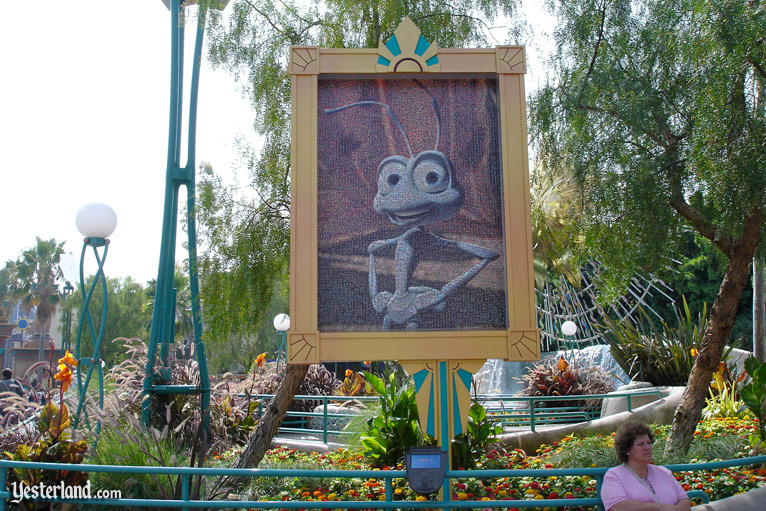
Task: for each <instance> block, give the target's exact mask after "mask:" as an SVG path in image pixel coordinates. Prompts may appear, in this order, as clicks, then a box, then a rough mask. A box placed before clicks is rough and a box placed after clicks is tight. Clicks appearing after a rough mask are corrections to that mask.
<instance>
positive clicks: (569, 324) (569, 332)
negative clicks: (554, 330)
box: [561, 320, 577, 337]
mask: <svg viewBox="0 0 766 511" xmlns="http://www.w3.org/2000/svg"><path fill="white" fill-rule="evenodd" d="M561 333H562V334H564V335H566V336H567V337H572V336H573V335H574V334H576V333H577V324H576V323H575V322H574V321H570V320H567V321H564V322H563V323H562V324H561Z"/></svg>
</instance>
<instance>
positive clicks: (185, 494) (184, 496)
mask: <svg viewBox="0 0 766 511" xmlns="http://www.w3.org/2000/svg"><path fill="white" fill-rule="evenodd" d="M181 500H183V501H184V502H188V501H189V475H188V474H182V475H181ZM181 511H189V508H188V507H184V508H181Z"/></svg>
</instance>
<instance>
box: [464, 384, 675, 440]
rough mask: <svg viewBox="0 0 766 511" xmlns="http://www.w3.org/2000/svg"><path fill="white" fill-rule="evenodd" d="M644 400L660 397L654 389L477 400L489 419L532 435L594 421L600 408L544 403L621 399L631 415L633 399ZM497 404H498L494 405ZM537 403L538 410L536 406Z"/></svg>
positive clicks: (480, 397) (598, 414)
mask: <svg viewBox="0 0 766 511" xmlns="http://www.w3.org/2000/svg"><path fill="white" fill-rule="evenodd" d="M644 396H657V397H658V398H661V397H662V391H660V390H658V389H647V390H637V391H631V392H614V393H611V394H585V395H577V396H513V395H508V394H483V395H480V396H478V401H479V402H481V403H489V404H490V405H489V406H487V405H485V407H486V409H487V413H488V414H493V415H492V418H493V419H495V420H498V421H500V422H502V423H503V425H504V426H529V428H530V429H531V430H532V431H535V427H536V426H537V425H539V424H565V423H571V422H580V421H589V420H593V419H598V418H599V417H600V414H601V409H600V407H596V408H582V407H561V406H559V407H547V406H545V403H550V402H557V401H592V400H598V401H603V400H604V399H625V401H626V406H627V411H629V412H631V411H633V398H636V397H644ZM495 403H499V404H495ZM506 403H525V404H526V408H514V407H513V406H511V405H508V406H506ZM538 403H539V404H541V406H538Z"/></svg>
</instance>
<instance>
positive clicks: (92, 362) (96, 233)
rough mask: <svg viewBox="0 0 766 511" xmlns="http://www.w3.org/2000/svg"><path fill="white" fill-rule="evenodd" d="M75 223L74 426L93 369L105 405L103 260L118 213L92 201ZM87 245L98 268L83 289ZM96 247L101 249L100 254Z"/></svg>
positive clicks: (86, 418) (101, 401)
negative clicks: (87, 339)
mask: <svg viewBox="0 0 766 511" xmlns="http://www.w3.org/2000/svg"><path fill="white" fill-rule="evenodd" d="M75 223H76V224H77V230H79V231H80V234H82V235H83V236H85V239H84V240H83V244H82V253H81V254H80V292H81V293H82V308H81V309H80V321H79V323H78V325H77V345H76V348H75V358H76V359H77V360H78V362H79V363H78V365H77V394H78V397H79V401H78V403H77V412H76V413H75V416H74V422H73V427H74V428H75V429H77V425H78V423H79V420H80V413H82V412H83V411H84V418H85V421H86V422H87V420H88V412H87V409H84V404H85V397H86V395H87V392H88V385H89V384H90V380H91V377H92V376H93V371H94V370H96V371H97V373H98V406H99V408H103V407H104V363H103V361H102V360H101V341H102V340H103V337H104V327H105V326H106V312H107V290H106V277H105V276H104V262H105V261H106V255H107V252H108V251H109V236H110V235H111V234H112V233H113V232H114V229H115V227H117V215H116V214H115V213H114V210H113V209H112V208H111V207H109V206H108V205H106V204H101V203H95V202H94V203H90V204H86V205H85V206H83V207H81V208H80V210H79V211H78V212H77V218H76V220H75ZM88 247H90V248H92V249H93V255H94V256H95V258H96V262H97V263H98V271H97V272H96V275H95V277H94V278H93V282H92V283H91V285H90V287H89V288H88V291H87V293H86V292H85V273H84V271H83V268H84V265H85V252H86V251H87V249H88ZM99 249H101V253H100V254H99ZM99 284H100V285H101V291H102V294H103V297H104V302H103V305H102V307H101V323H100V324H99V329H98V332H96V329H95V327H94V326H93V319H92V318H91V315H90V310H89V305H90V299H91V297H92V296H93V291H94V290H95V289H96V286H98V285H99ZM86 323H87V324H88V329H89V331H90V335H91V338H92V339H93V354H92V355H91V356H90V357H84V356H83V354H82V351H81V347H82V330H83V327H84V326H85V324H86ZM83 366H87V367H88V373H87V375H86V376H85V381H84V382H83V378H82V373H83ZM100 425H101V424H100V423H99V426H100ZM96 434H98V427H97V429H96Z"/></svg>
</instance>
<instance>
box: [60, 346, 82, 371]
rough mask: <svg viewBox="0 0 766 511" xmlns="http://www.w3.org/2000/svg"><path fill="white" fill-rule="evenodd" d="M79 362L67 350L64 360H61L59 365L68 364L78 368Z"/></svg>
mask: <svg viewBox="0 0 766 511" xmlns="http://www.w3.org/2000/svg"><path fill="white" fill-rule="evenodd" d="M78 363H79V362H78V361H77V360H76V359H75V358H74V357H73V356H72V354H71V353H69V350H66V353H64V358H60V359H59V364H66V365H68V366H70V367H77V364H78Z"/></svg>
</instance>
